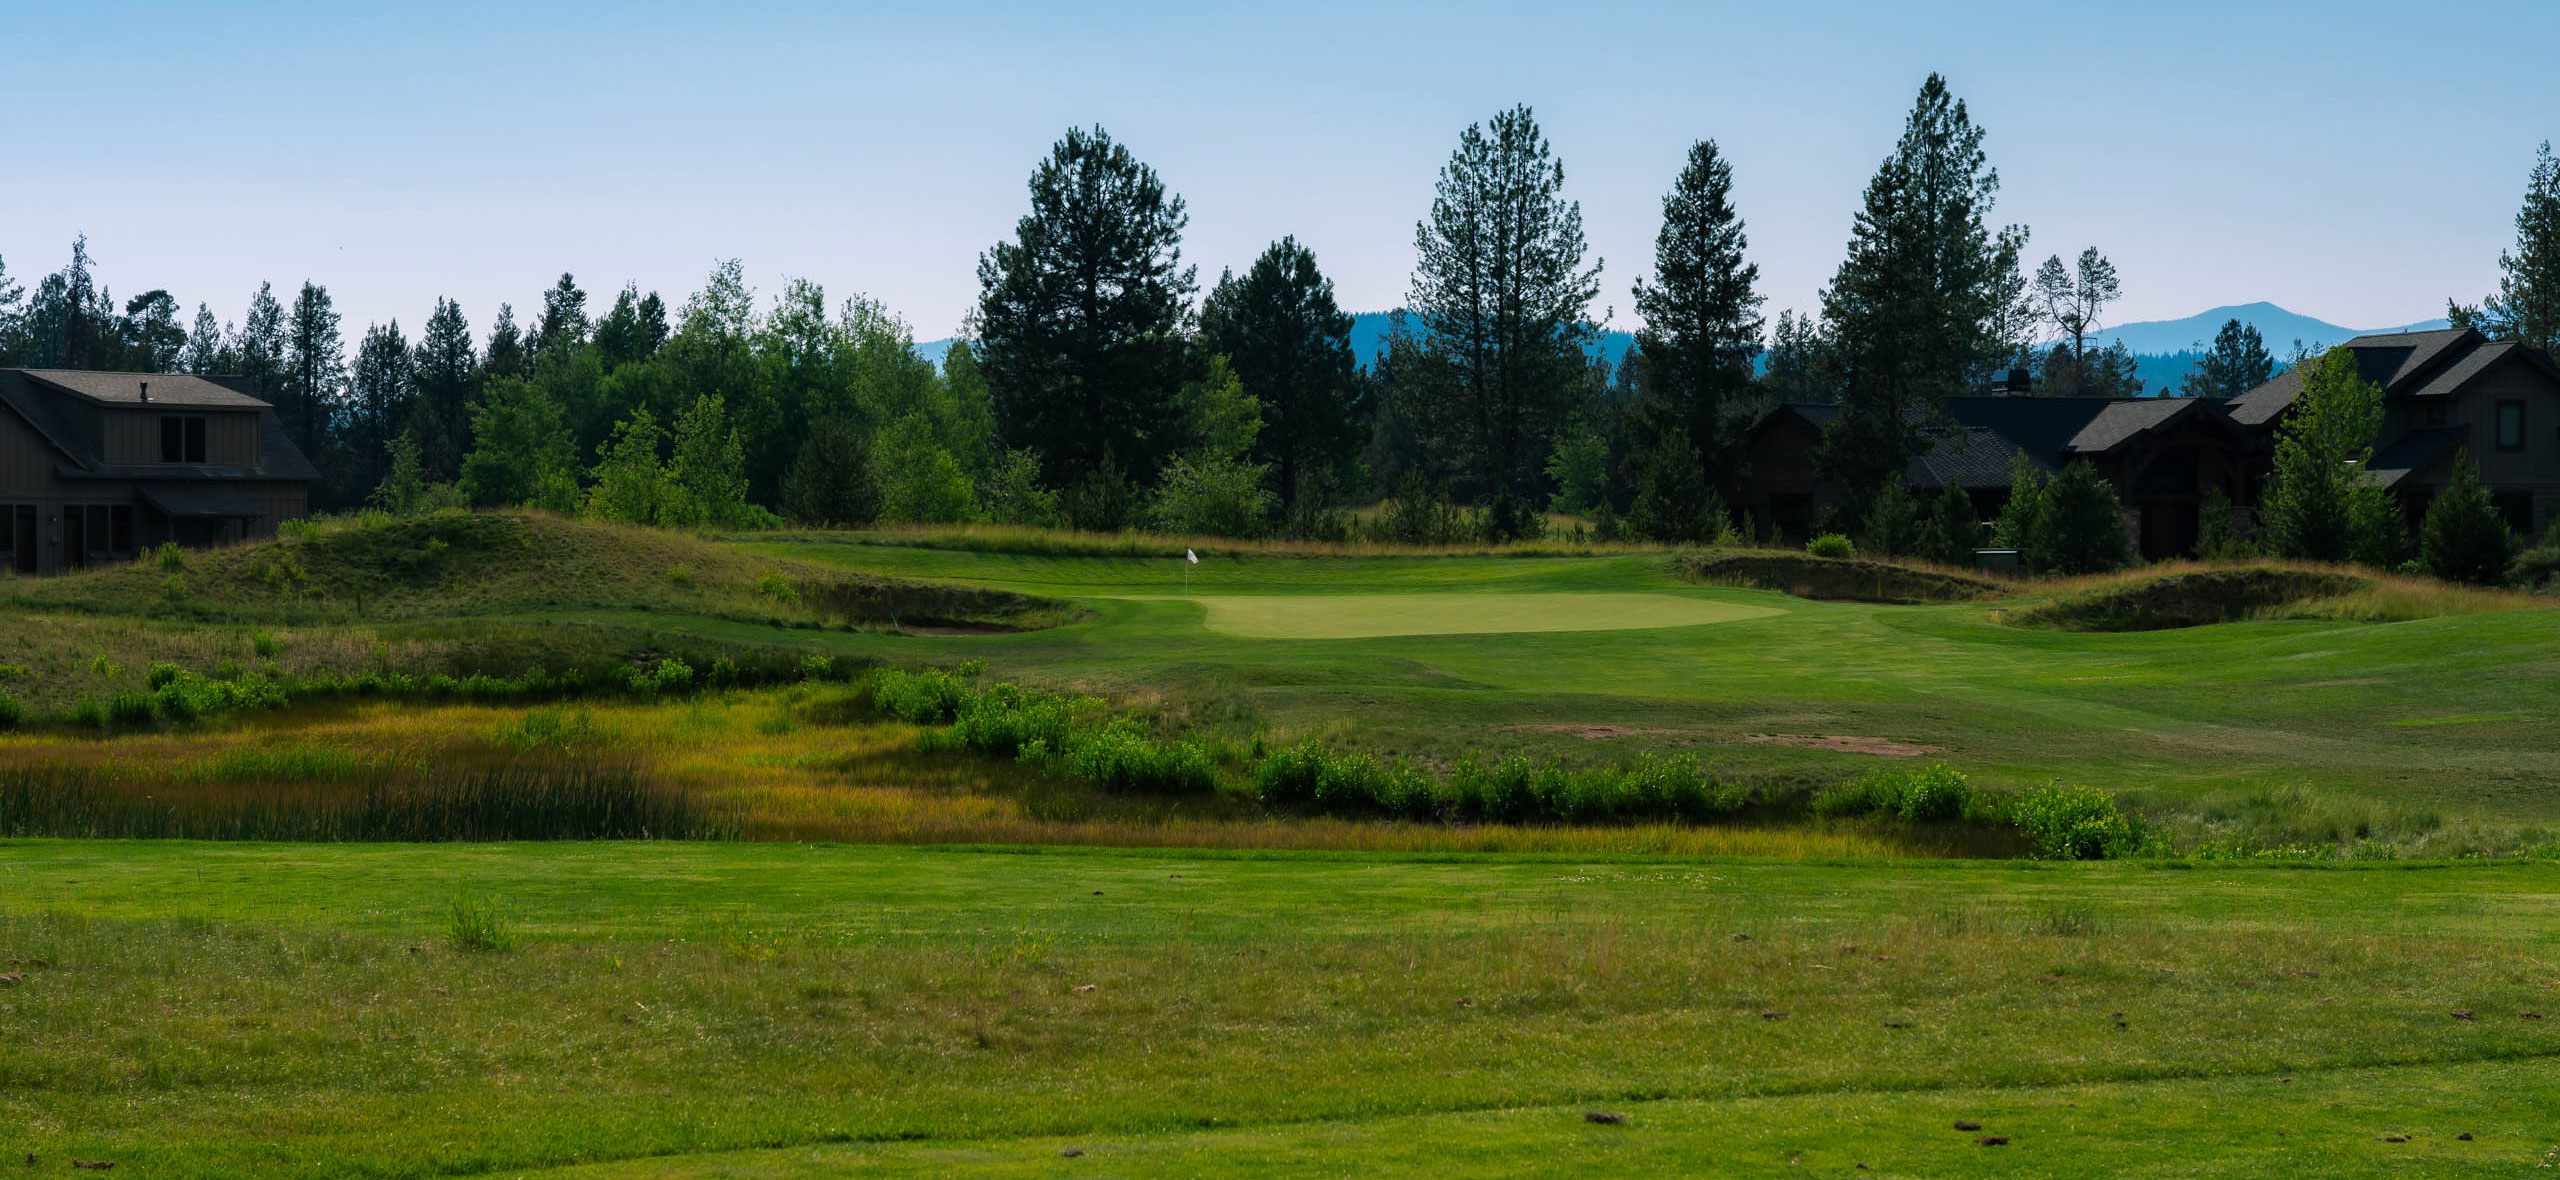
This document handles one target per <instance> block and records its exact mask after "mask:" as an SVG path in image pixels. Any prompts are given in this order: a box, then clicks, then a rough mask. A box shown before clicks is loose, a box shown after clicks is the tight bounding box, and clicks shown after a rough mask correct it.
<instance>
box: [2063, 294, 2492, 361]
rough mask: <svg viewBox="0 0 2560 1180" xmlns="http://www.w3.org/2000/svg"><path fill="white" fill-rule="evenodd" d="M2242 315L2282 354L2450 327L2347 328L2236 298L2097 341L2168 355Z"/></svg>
mask: <svg viewBox="0 0 2560 1180" xmlns="http://www.w3.org/2000/svg"><path fill="white" fill-rule="evenodd" d="M2232 320H2238V321H2240V322H2241V323H2244V324H2247V325H2249V326H2251V327H2254V328H2256V329H2257V330H2258V335H2260V336H2261V337H2264V338H2265V339H2266V342H2267V351H2268V352H2272V353H2274V354H2276V356H2277V358H2278V359H2285V358H2288V357H2290V356H2292V355H2293V345H2294V342H2295V341H2300V342H2302V345H2303V347H2305V348H2309V349H2312V350H2314V351H2317V350H2319V349H2324V348H2328V347H2330V346H2331V345H2335V344H2344V343H2346V342H2347V341H2348V340H2350V339H2353V338H2354V337H2357V336H2365V335H2370V334H2372V333H2375V332H2423V331H2427V330H2429V329H2432V328H2442V327H2445V326H2446V323H2447V322H2446V321H2444V320H2441V319H2434V320H2421V321H2419V322H2417V323H2414V324H2395V325H2393V326H2391V327H2387V328H2362V329H2358V328H2342V327H2339V326H2338V325H2336V324H2333V323H2330V322H2328V321H2327V320H2320V319H2313V318H2312V317H2310V316H2307V315H2301V314H2299V313H2296V312H2291V311H2287V310H2285V309H2284V308H2281V307H2278V306H2276V305H2275V304H2272V303H2265V302H2259V303H2235V304H2232V305H2231V306H2228V307H2217V308H2214V309H2213V310H2211V311H2203V312H2197V313H2196V314H2194V315H2191V316H2188V317H2186V318H2185V319H2179V320H2141V321H2137V322H2135V323H2130V324H2118V325H2116V326H2115V327H2112V328H2108V329H2105V330H2103V331H2101V332H2099V333H2098V335H2097V337H2096V341H2095V343H2096V344H2097V345H2098V346H2100V347H2104V346H2106V345H2110V344H2115V343H2117V342H2119V341H2121V342H2122V343H2123V344H2124V347H2125V351H2127V352H2131V353H2134V354H2136V355H2140V356H2168V355H2171V354H2174V353H2180V352H2202V351H2204V350H2205V349H2207V348H2211V347H2212V346H2213V334H2214V333H2216V332H2219V331H2221V330H2222V325H2224V324H2227V323H2229V322H2231V321H2232Z"/></svg>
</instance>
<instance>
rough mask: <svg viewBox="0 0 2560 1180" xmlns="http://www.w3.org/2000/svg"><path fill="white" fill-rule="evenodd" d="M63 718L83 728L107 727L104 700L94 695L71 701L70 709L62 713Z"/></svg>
mask: <svg viewBox="0 0 2560 1180" xmlns="http://www.w3.org/2000/svg"><path fill="white" fill-rule="evenodd" d="M64 719H65V720H67V721H69V722H71V724H73V725H77V726H80V727H82V728H84V729H105V728H106V727H107V706H106V702H104V701H101V700H99V699H98V698H96V697H82V698H80V699H79V700H77V701H74V702H72V703H71V711H70V712H69V713H68V714H65V715H64Z"/></svg>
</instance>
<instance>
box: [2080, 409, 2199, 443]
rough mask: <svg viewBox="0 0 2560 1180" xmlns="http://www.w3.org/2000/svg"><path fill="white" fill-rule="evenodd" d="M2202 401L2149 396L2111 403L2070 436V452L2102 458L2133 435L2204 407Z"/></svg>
mask: <svg viewBox="0 0 2560 1180" xmlns="http://www.w3.org/2000/svg"><path fill="white" fill-rule="evenodd" d="M2203 404H2204V402H2203V399H2201V398H2186V397H2179V398H2169V397H2146V398H2139V399H2135V400H2131V401H2111V402H2108V403H2107V407H2106V408H2105V409H2103V410H2100V411H2098V416H2097V417H2095V418H2091V419H2090V420H2089V424H2088V425H2086V426H2083V427H2081V428H2080V432H2079V433H2077V434H2074V435H2072V436H2071V442H2070V444H2069V448H2068V449H2069V450H2070V451H2071V453H2073V454H2075V455H2102V454H2105V453H2106V452H2108V451H2112V450H2114V449H2116V448H2117V447H2119V446H2122V445H2124V443H2125V442H2126V441H2128V440H2130V439H2132V438H2133V437H2134V436H2136V435H2139V434H2141V433H2142V432H2144V431H2146V430H2150V429H2152V428H2153V427H2156V426H2160V425H2162V424H2164V423H2167V422H2169V421H2170V420H2171V419H2174V418H2176V417H2177V416H2178V415H2180V414H2183V413H2185V412H2187V411H2189V410H2192V409H2194V408H2196V407H2197V406H2200V405H2203Z"/></svg>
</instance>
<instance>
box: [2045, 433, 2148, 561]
mask: <svg viewBox="0 0 2560 1180" xmlns="http://www.w3.org/2000/svg"><path fill="white" fill-rule="evenodd" d="M2132 560H2133V546H2132V545H2131V544H2130V543H2129V542H2128V541H2126V539H2125V534H2124V505H2123V503H2122V502H2120V501H2119V500H2117V499H2116V487H2115V485H2114V484H2112V483H2109V482H2107V481H2106V479H2105V478H2104V477H2102V476H2100V475H2099V474H2098V469H2097V468H2095V467H2092V466H2090V465H2089V463H2088V462H2087V461H2086V460H2081V461H2077V462H2074V463H2071V464H2070V465H2068V466H2066V467H2064V468H2063V469H2062V474H2060V475H2057V476H2055V477H2053V482H2052V483H2049V484H2046V485H2045V487H2044V492H2043V496H2042V501H2041V503H2039V504H2038V506H2037V508H2036V513H2035V521H2034V523H2033V524H2032V525H2031V526H2029V529H2028V537H2027V566H2028V568H2030V569H2033V570H2034V571H2035V572H2037V573H2040V574H2097V573H2105V572H2106V571H2108V570H2113V569H2122V568H2124V566H2126V565H2127V564H2129V563H2131V562H2132Z"/></svg>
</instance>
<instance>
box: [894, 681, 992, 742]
mask: <svg viewBox="0 0 2560 1180" xmlns="http://www.w3.org/2000/svg"><path fill="white" fill-rule="evenodd" d="M973 695H975V694H972V693H971V692H970V691H969V686H968V684H967V682H965V681H963V680H962V679H961V678H960V677H958V676H956V675H953V674H952V673H950V672H946V671H943V670H942V669H940V668H927V669H925V670H923V671H921V672H909V671H906V670H904V669H901V668H884V669H881V670H880V671H879V672H878V673H877V674H875V675H873V676H872V678H871V703H872V705H873V706H874V707H876V708H878V709H880V710H881V711H882V712H885V713H887V714H889V715H890V716H892V717H895V718H897V719H898V720H900V721H904V722H907V723H908V724H911V725H942V724H946V723H948V722H951V721H953V720H956V719H957V718H958V717H959V716H960V712H961V708H962V706H963V705H964V704H966V703H968V701H969V698H970V697H971V696H973ZM1005 752H1007V753H1010V752H1011V751H1009V750H1008V751H1005Z"/></svg>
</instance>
